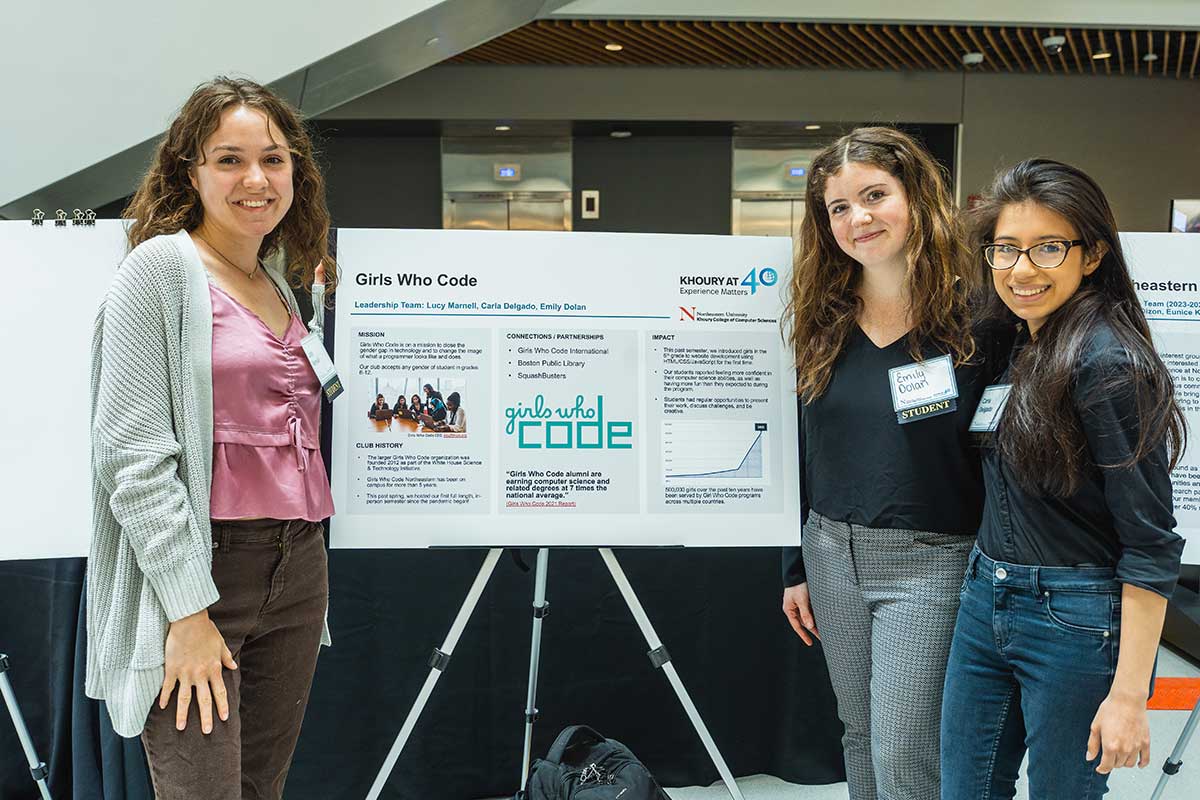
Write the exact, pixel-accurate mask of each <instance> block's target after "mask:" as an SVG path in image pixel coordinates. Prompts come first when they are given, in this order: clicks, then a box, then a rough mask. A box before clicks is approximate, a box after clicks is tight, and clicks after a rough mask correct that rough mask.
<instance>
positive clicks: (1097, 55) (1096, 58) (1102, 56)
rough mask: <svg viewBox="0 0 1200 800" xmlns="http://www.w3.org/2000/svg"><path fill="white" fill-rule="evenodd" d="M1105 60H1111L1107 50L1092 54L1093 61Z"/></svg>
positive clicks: (1110, 54)
mask: <svg viewBox="0 0 1200 800" xmlns="http://www.w3.org/2000/svg"><path fill="white" fill-rule="evenodd" d="M1105 58H1112V53H1111V52H1110V51H1108V50H1097V51H1096V52H1094V53H1092V60H1093V61H1100V60H1103V59H1105Z"/></svg>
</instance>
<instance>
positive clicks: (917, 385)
mask: <svg viewBox="0 0 1200 800" xmlns="http://www.w3.org/2000/svg"><path fill="white" fill-rule="evenodd" d="M888 384H889V385H890V386H891V389H892V410H894V411H895V412H896V422H898V423H900V424H901V425H904V424H907V423H909V422H916V421H917V420H919V419H925V418H926V417H936V416H939V415H941V414H949V413H950V412H951V411H954V410H956V409H957V408H958V381H956V380H955V379H954V361H953V360H952V359H951V358H950V356H948V355H947V356H939V357H938V358H931V359H929V360H928V361H918V362H916V363H913V364H906V365H905V366H903V367H893V368H892V369H889V370H888Z"/></svg>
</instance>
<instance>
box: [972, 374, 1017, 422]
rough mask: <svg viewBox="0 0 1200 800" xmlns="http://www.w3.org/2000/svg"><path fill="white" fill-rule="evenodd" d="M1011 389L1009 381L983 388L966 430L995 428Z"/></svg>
mask: <svg viewBox="0 0 1200 800" xmlns="http://www.w3.org/2000/svg"><path fill="white" fill-rule="evenodd" d="M1011 391H1012V384H1011V383H997V384H993V385H991V386H989V387H987V388H986V389H984V390H983V395H982V396H981V397H980V398H979V405H978V406H976V407H975V416H973V417H971V425H970V427H969V428H968V429H967V430H969V431H971V432H973V433H989V432H991V431H994V430H996V427H997V426H999V424H1000V415H1001V414H1003V413H1004V406H1005V404H1006V403H1008V394H1009V392H1011Z"/></svg>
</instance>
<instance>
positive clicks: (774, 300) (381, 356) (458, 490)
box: [332, 230, 799, 547]
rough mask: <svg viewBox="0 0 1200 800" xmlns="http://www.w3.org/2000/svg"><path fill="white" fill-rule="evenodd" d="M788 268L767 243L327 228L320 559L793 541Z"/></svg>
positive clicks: (781, 246) (774, 244) (786, 248)
mask: <svg viewBox="0 0 1200 800" xmlns="http://www.w3.org/2000/svg"><path fill="white" fill-rule="evenodd" d="M790 259H791V247H790V242H788V241H787V240H778V239H769V238H765V237H764V238H757V237H744V238H737V237H720V236H669V235H644V234H643V235H632V234H586V233H569V234H557V233H545V232H540V233H527V232H475V231H437V232H428V231H361V230H340V231H339V232H338V260H339V263H340V264H341V268H342V270H343V274H344V277H343V282H342V286H341V288H339V290H338V318H337V330H338V336H337V341H336V345H335V350H336V360H337V361H338V363H339V365H340V368H341V370H342V374H343V375H345V376H349V378H348V391H349V394H350V400H349V402H348V403H345V404H341V403H340V402H339V405H338V406H337V407H336V409H335V415H334V416H335V418H334V459H333V465H332V467H333V470H332V474H333V481H334V498H335V503H336V504H337V506H338V510H339V513H338V514H337V516H336V517H335V519H334V522H333V529H332V533H333V539H332V541H333V544H334V545H335V546H339V547H341V546H347V547H425V546H430V545H467V544H472V545H491V546H497V545H514V544H519V545H526V546H532V545H544V546H550V545H616V544H623V545H636V544H642V545H701V544H703V545H743V546H751V545H776V544H778V545H786V544H794V543H796V542H797V541H798V539H799V485H798V484H799V482H798V478H797V476H798V461H799V459H798V451H797V447H796V441H797V439H796V403H795V395H794V392H793V383H794V380H793V378H792V374H793V368H792V365H791V359H790V355H789V353H788V351H787V346H786V344H785V343H784V341H783V337H782V336H781V334H780V324H779V323H780V315H781V314H782V311H783V300H782V291H783V289H784V287H785V286H786V280H787V276H788V274H789V262H790ZM381 403H384V404H390V405H391V406H392V407H393V409H394V413H393V415H392V416H391V417H390V418H389V419H387V420H386V421H380V420H379V419H377V418H372V415H374V417H378V416H380V414H379V413H377V412H376V411H373V410H372V409H373V407H374V408H378V407H379V405H380V404H381Z"/></svg>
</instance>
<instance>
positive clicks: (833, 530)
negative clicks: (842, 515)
mask: <svg viewBox="0 0 1200 800" xmlns="http://www.w3.org/2000/svg"><path fill="white" fill-rule="evenodd" d="M803 544H804V565H805V569H806V570H807V573H808V588H809V594H810V597H811V599H812V607H813V614H814V615H815V616H816V619H817V628H818V630H820V632H821V642H822V645H823V647H824V650H825V661H826V663H827V664H828V665H829V676H830V679H831V680H832V682H833V691H834V694H836V695H837V701H838V716H839V717H841V720H842V723H843V724H844V725H845V726H846V734H845V736H843V737H842V746H843V748H844V750H845V754H846V778H847V781H848V782H849V784H850V800H877V799H878V800H938V795H939V780H938V753H939V747H938V745H939V742H938V726H939V722H940V718H941V707H942V682H943V680H944V679H945V676H946V660H947V658H948V657H949V655H950V639H951V637H952V636H953V634H954V621H955V617H956V616H957V614H958V593H959V589H960V588H961V587H962V580H963V575H964V574H965V573H966V565H967V556H968V555H969V554H970V551H971V545H972V544H974V537H972V536H958V535H952V534H945V533H929V532H924V531H910V530H891V529H884V528H864V527H862V526H861V525H852V524H849V523H845V522H834V521H833V520H830V519H827V518H825V517H822V516H821V515H820V514H817V513H815V512H812V513H810V514H809V517H808V522H807V523H806V524H805V526H804V541H803Z"/></svg>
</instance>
